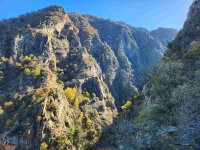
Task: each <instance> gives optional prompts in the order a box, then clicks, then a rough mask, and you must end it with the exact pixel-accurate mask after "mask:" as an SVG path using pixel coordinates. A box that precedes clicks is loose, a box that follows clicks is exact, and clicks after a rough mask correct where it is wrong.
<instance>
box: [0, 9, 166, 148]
mask: <svg viewBox="0 0 200 150" xmlns="http://www.w3.org/2000/svg"><path fill="white" fill-rule="evenodd" d="M164 51H165V46H164V45H163V44H162V43H161V42H159V40H158V39H157V38H154V37H153V36H152V35H151V33H150V32H149V31H147V30H145V29H140V28H134V27H131V26H129V25H127V24H124V23H119V22H114V21H110V20H105V19H101V18H97V17H94V16H90V15H80V14H76V13H72V14H67V13H65V11H64V10H63V9H62V8H61V7H58V6H51V7H48V8H45V9H42V10H39V11H38V12H33V13H29V14H26V15H22V16H19V17H18V18H15V19H9V20H6V21H3V22H1V23H0V60H1V61H0V118H1V124H0V127H1V128H0V146H1V147H3V148H6V147H12V148H17V149H87V148H91V147H92V145H93V144H94V143H95V142H96V141H97V140H98V139H99V137H100V135H101V133H102V131H103V128H104V127H105V126H108V125H110V124H112V122H113V119H114V118H115V117H116V115H117V109H116V106H117V108H121V105H122V103H124V102H126V101H127V100H128V99H130V98H132V97H134V96H137V95H138V90H137V87H138V86H139V85H141V83H140V82H139V81H138V80H139V78H140V77H141V75H142V74H141V73H140V69H141V68H142V67H149V66H151V65H153V64H154V63H156V62H158V61H160V60H161V58H162V56H163V53H164Z"/></svg>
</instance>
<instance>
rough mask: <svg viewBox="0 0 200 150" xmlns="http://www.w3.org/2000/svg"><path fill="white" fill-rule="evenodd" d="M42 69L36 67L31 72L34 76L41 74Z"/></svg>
mask: <svg viewBox="0 0 200 150" xmlns="http://www.w3.org/2000/svg"><path fill="white" fill-rule="evenodd" d="M40 73H41V71H40V69H35V70H33V71H32V72H31V75H32V76H34V77H37V76H40Z"/></svg>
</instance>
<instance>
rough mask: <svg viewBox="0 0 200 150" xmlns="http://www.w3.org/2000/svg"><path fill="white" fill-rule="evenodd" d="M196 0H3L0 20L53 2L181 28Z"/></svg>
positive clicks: (138, 23)
mask: <svg viewBox="0 0 200 150" xmlns="http://www.w3.org/2000/svg"><path fill="white" fill-rule="evenodd" d="M192 1H193V0H0V20H2V19H7V18H11V17H16V16H18V15H21V14H24V13H27V12H31V11H36V10H38V9H41V8H43V7H47V6H49V5H52V4H57V5H60V6H62V7H63V8H64V9H65V10H66V12H79V13H81V14H92V15H95V16H99V17H103V18H109V19H112V20H116V21H123V22H125V23H128V24H130V25H132V26H135V27H144V28H147V29H149V30H152V29H156V28H157V27H171V28H176V29H180V28H182V26H183V23H184V21H185V19H186V16H187V12H188V9H189V6H190V5H191V4H192Z"/></svg>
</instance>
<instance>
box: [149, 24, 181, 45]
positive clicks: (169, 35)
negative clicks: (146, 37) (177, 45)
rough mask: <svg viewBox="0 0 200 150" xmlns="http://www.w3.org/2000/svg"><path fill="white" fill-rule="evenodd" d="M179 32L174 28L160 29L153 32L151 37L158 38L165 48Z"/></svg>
mask: <svg viewBox="0 0 200 150" xmlns="http://www.w3.org/2000/svg"><path fill="white" fill-rule="evenodd" d="M177 33H178V31H177V30H176V29H172V28H158V29H156V30H153V31H151V35H153V36H154V37H155V38H157V39H158V40H159V41H160V42H161V43H162V44H163V45H164V46H165V47H167V45H168V44H169V43H170V42H171V41H173V40H174V39H175V38H176V35H177Z"/></svg>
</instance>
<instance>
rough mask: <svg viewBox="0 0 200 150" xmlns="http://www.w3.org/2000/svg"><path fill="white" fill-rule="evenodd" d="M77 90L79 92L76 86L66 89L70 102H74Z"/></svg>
mask: <svg viewBox="0 0 200 150" xmlns="http://www.w3.org/2000/svg"><path fill="white" fill-rule="evenodd" d="M76 92H77V89H76V87H74V88H70V87H68V88H66V89H65V96H66V98H67V100H68V101H69V102H71V103H74V100H75V97H76Z"/></svg>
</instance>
